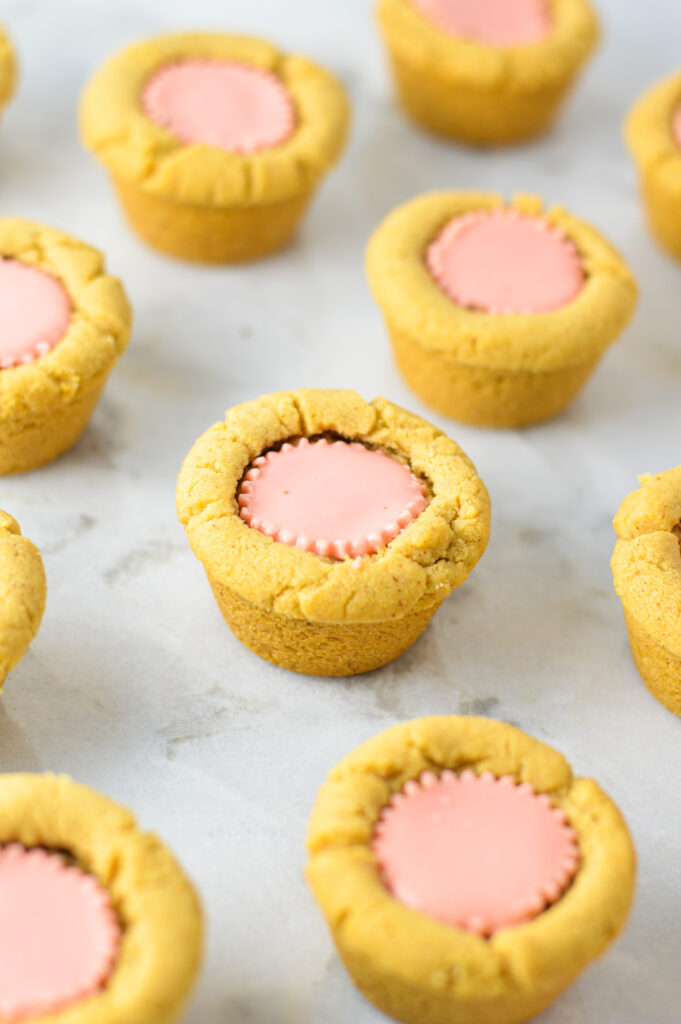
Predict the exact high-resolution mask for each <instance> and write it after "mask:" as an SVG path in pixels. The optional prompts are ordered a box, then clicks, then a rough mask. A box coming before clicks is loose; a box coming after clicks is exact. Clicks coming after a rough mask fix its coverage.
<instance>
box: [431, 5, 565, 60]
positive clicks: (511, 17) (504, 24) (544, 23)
mask: <svg viewBox="0 0 681 1024" xmlns="http://www.w3.org/2000/svg"><path fill="white" fill-rule="evenodd" d="M411 2H412V4H413V5H414V7H416V9H417V10H418V11H420V13H421V14H422V15H423V16H424V18H426V19H427V20H428V21H429V22H431V24H432V25H435V27H436V28H439V29H441V31H442V32H446V33H447V34H448V35H452V36H459V37H460V38H461V39H469V40H471V41H472V42H476V43H483V44H485V45H487V46H495V47H499V48H500V49H507V48H511V47H513V46H527V45H529V44H530V43H538V42H540V40H542V39H545V38H546V36H548V34H549V33H550V31H551V13H550V11H549V8H548V5H547V4H546V2H545V0H411Z"/></svg>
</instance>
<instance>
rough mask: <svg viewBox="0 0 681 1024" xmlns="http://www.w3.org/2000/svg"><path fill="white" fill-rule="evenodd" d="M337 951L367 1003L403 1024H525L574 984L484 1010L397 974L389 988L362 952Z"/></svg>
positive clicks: (561, 983)
mask: <svg viewBox="0 0 681 1024" xmlns="http://www.w3.org/2000/svg"><path fill="white" fill-rule="evenodd" d="M336 948H337V951H338V954H339V956H340V958H341V960H342V961H343V964H344V965H345V968H346V970H347V972H348V974H349V975H350V977H351V978H352V980H353V982H354V984H355V985H356V986H357V988H358V989H359V991H360V992H361V993H362V995H363V996H364V997H365V999H368V1000H369V1002H370V1003H373V1005H374V1006H376V1007H378V1009H379V1010H381V1011H382V1012H383V1013H385V1014H387V1015H388V1016H389V1017H393V1018H394V1019H395V1020H397V1021H402V1022H403V1024H417V1022H418V1024H523V1022H524V1021H528V1020H532V1018H534V1017H536V1016H537V1014H539V1013H541V1012H542V1010H545V1009H546V1008H547V1007H548V1006H550V1005H551V1003H552V1002H554V1000H555V999H557V998H558V996H559V995H560V994H561V992H563V991H564V990H565V989H566V988H567V987H568V985H569V984H570V982H571V981H572V980H573V978H572V976H571V975H570V976H566V977H565V978H561V979H560V980H558V979H555V978H554V979H551V982H552V983H551V984H547V985H545V986H542V987H541V988H539V987H535V989H534V991H532V992H530V991H527V992H523V993H521V994H518V995H517V997H516V998H515V1000H513V999H511V998H509V996H508V994H505V995H504V996H502V997H500V998H499V999H498V1000H497V1001H495V1000H493V999H490V1000H488V1001H487V1003H486V1005H485V1006H484V1007H481V1006H480V1001H479V999H477V998H475V997H474V998H472V999H470V1000H466V999H462V998H461V997H459V998H457V999H456V1001H453V1000H452V998H451V996H450V995H449V994H448V993H446V992H444V991H443V992H438V991H437V987H436V985H433V987H432V988H431V989H430V991H428V990H427V989H424V988H420V987H417V986H415V985H413V984H411V983H410V982H408V981H406V980H405V979H403V978H400V977H399V976H397V975H395V974H393V975H391V977H390V980H389V984H388V983H387V979H386V978H385V977H380V976H379V977H377V976H376V971H375V965H374V964H373V963H372V962H371V961H370V960H368V959H367V957H365V956H364V955H362V953H361V952H359V951H357V952H355V951H353V950H350V949H348V948H347V947H346V948H343V946H342V944H341V943H338V942H337V943H336Z"/></svg>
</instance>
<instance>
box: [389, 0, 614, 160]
mask: <svg viewBox="0 0 681 1024" xmlns="http://www.w3.org/2000/svg"><path fill="white" fill-rule="evenodd" d="M547 6H548V7H549V8H550V12H551V18H552V23H553V25H552V30H551V32H550V33H549V35H548V36H547V37H546V39H543V40H541V41H540V42H538V43H533V44H532V45H530V46H516V47H513V48H511V49H501V48H497V47H492V46H486V45H483V44H481V43H478V42H474V41H471V40H467V39H462V38H457V37H455V36H452V35H449V34H448V33H446V32H443V31H441V30H440V29H439V28H437V27H436V26H434V25H432V24H431V23H430V22H429V21H428V20H427V19H426V18H425V17H423V15H422V14H421V13H420V12H419V11H418V10H417V9H416V7H414V5H413V4H411V3H410V2H409V0H380V2H379V4H378V6H377V8H376V12H377V17H378V22H379V26H380V29H381V33H382V35H383V38H384V41H385V44H386V47H387V50H388V55H389V58H390V63H391V66H392V70H393V75H394V78H395V84H396V87H397V93H398V98H399V101H400V103H401V105H402V107H403V108H404V110H405V111H406V112H407V114H409V116H410V117H411V118H413V120H414V121H416V122H417V124H419V125H420V126H421V127H423V128H425V129H427V130H428V131H431V132H435V133H436V134H438V135H444V136H447V137H449V138H453V139H460V140H462V141H464V142H470V143H473V144H476V145H498V144H505V143H514V142H519V141H522V140H523V139H527V138H530V137H532V136H534V135H539V134H541V133H542V132H544V131H546V130H547V129H548V128H549V127H550V125H551V123H552V121H553V120H554V118H555V117H556V114H557V113H558V110H559V108H560V106H561V104H562V102H563V100H564V99H565V96H566V94H567V93H568V92H569V90H570V88H571V86H572V84H573V82H574V80H575V78H576V77H577V74H578V73H579V71H580V69H581V67H582V65H583V64H584V63H585V62H586V61H587V59H588V58H589V57H590V56H591V53H592V52H593V50H594V49H595V47H596V44H597V42H598V38H599V34H600V33H599V26H598V21H597V19H596V15H595V12H594V10H593V7H592V6H591V4H590V3H589V2H588V0H547Z"/></svg>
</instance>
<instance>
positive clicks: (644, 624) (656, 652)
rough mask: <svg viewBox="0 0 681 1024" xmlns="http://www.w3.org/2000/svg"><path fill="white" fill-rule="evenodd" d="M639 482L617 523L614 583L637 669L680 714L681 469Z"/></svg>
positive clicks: (660, 697) (616, 517) (647, 476)
mask: <svg viewBox="0 0 681 1024" xmlns="http://www.w3.org/2000/svg"><path fill="white" fill-rule="evenodd" d="M640 482H641V486H640V487H639V489H638V490H637V491H633V492H632V493H631V494H629V495H628V496H627V497H626V498H625V499H624V501H623V502H622V504H621V505H620V508H619V510H618V512H617V515H616V516H615V519H614V521H613V526H614V527H615V533H616V534H617V537H618V540H617V543H616V544H615V550H614V553H613V556H612V573H613V579H614V584H615V590H616V591H617V594H618V596H619V598H620V600H621V602H622V608H623V609H624V617H625V621H626V624H627V630H628V633H629V642H630V644H631V653H632V656H633V659H634V662H635V664H636V667H637V668H638V670H639V672H640V673H641V676H642V677H643V680H644V682H645V684H646V686H647V687H648V689H649V690H650V691H651V693H652V694H653V695H654V696H655V697H657V699H658V700H659V701H661V702H662V703H663V704H664V705H665V707H667V708H669V710H670V711H673V712H674V713H675V714H677V715H681V551H680V550H679V541H680V538H681V466H677V467H676V468H675V469H670V470H668V471H667V472H666V473H658V474H657V475H656V476H649V475H644V476H642V477H640Z"/></svg>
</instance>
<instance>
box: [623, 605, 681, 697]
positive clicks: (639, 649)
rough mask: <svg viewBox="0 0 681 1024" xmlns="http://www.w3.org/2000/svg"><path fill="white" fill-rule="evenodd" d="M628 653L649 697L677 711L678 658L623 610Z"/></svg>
mask: <svg viewBox="0 0 681 1024" xmlns="http://www.w3.org/2000/svg"><path fill="white" fill-rule="evenodd" d="M624 618H625V621H626V624H627V632H628V634H629V643H630V645H631V656H632V658H633V659H634V664H635V665H636V668H637V669H638V671H639V673H640V675H641V678H642V679H643V682H644V683H645V684H646V686H647V687H648V689H649V690H650V692H651V693H652V695H653V697H655V698H656V699H657V700H659V701H660V703H661V704H664V706H665V707H666V708H668V709H669V711H673V712H674V714H675V715H681V658H677V657H676V655H674V654H672V653H671V651H668V650H667V648H666V647H663V646H662V644H658V643H657V642H656V641H655V640H653V639H652V637H651V636H650V634H649V633H647V632H646V631H645V629H643V628H642V626H641V625H640V624H639V623H638V621H637V620H636V619H635V618H634V617H633V616H632V615H631V614H629V613H628V612H627V611H625V612H624Z"/></svg>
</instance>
